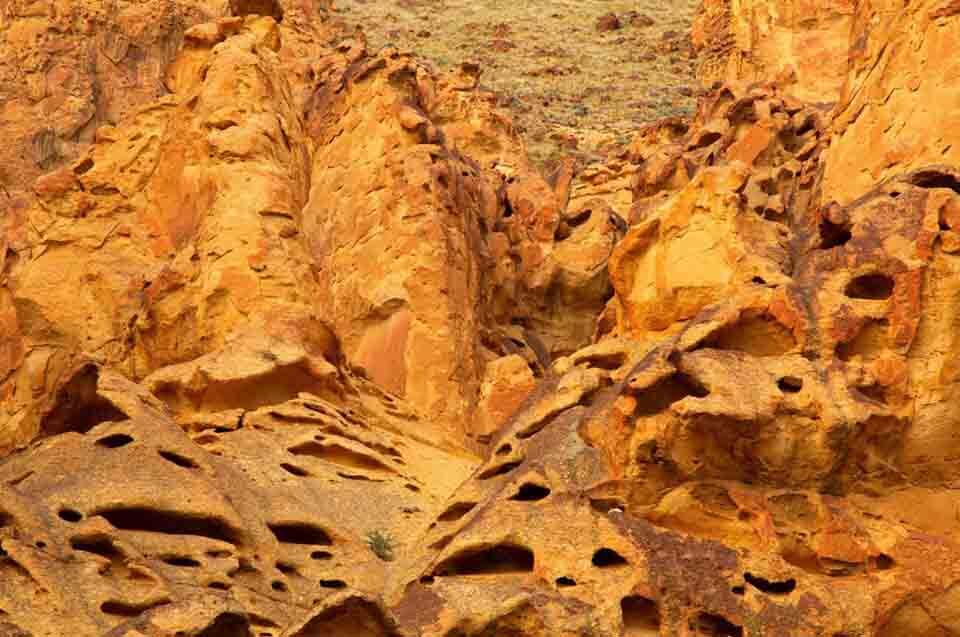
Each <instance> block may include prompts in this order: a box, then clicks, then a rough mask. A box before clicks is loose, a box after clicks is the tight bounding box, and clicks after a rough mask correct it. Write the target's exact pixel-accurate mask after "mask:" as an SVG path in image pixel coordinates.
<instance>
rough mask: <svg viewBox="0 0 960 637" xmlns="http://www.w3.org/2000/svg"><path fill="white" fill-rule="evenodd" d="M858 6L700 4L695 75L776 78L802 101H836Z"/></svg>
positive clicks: (724, 0) (758, 0)
mask: <svg viewBox="0 0 960 637" xmlns="http://www.w3.org/2000/svg"><path fill="white" fill-rule="evenodd" d="M859 4H860V3H857V2H854V1H853V0H811V1H808V2H793V1H791V0H775V1H772V2H771V1H766V0H747V1H741V2H731V0H704V2H703V4H702V5H701V6H700V12H699V13H698V15H697V18H696V20H695V22H694V26H693V43H694V46H695V47H696V48H697V50H698V52H699V54H700V68H699V75H700V77H701V79H702V80H703V81H704V82H705V83H707V84H709V83H712V82H714V81H716V80H721V81H724V80H729V81H735V80H746V81H750V82H755V81H762V80H765V79H772V78H774V77H780V78H782V79H783V80H784V82H785V84H786V86H785V88H788V90H789V91H790V93H791V94H792V95H795V96H796V97H798V98H800V99H802V100H805V101H808V102H811V103H818V102H819V103H823V102H835V101H837V99H838V98H839V96H840V91H841V88H842V87H843V85H844V80H845V79H846V71H847V66H846V61H847V50H848V47H849V43H848V40H849V37H850V34H851V29H853V33H854V34H855V35H856V34H857V31H856V28H857V25H855V24H854V12H855V8H856V7H858V5H859ZM888 24H891V25H892V24H894V21H890V22H888ZM856 37H859V35H856Z"/></svg>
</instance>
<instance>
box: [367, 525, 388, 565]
mask: <svg viewBox="0 0 960 637" xmlns="http://www.w3.org/2000/svg"><path fill="white" fill-rule="evenodd" d="M367 546H369V547H370V550H371V551H372V552H373V554H374V555H376V556H377V557H379V558H380V559H381V560H383V561H384V562H392V561H393V538H391V537H390V534H388V533H384V532H383V531H381V530H380V529H376V530H373V531H370V532H369V533H367Z"/></svg>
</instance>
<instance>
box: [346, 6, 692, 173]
mask: <svg viewBox="0 0 960 637" xmlns="http://www.w3.org/2000/svg"><path fill="white" fill-rule="evenodd" d="M696 5H697V1H696V0H538V1H536V2H533V1H530V0H514V1H512V2H505V1H503V0H338V2H337V8H338V10H339V11H340V12H341V15H342V17H343V19H344V21H346V22H347V23H348V24H350V25H363V28H364V31H365V32H366V33H367V37H368V39H369V42H370V45H371V48H374V49H376V48H379V47H380V46H383V45H386V44H392V45H394V46H397V47H399V48H401V49H404V50H413V51H416V52H417V53H418V54H419V55H422V56H423V57H424V58H426V59H428V60H431V61H433V62H434V63H436V64H437V65H438V66H440V67H441V68H444V67H448V66H451V65H457V64H460V63H461V62H464V61H467V60H471V61H478V62H480V63H481V65H482V67H483V69H484V75H483V77H482V78H481V79H482V82H483V84H484V85H485V86H486V87H487V88H490V89H493V90H495V91H497V92H498V93H499V94H500V95H502V96H503V104H504V106H506V107H508V108H509V109H510V110H511V111H512V112H513V114H514V117H515V119H516V122H517V125H518V126H519V127H520V129H521V131H522V132H523V133H524V136H525V138H526V140H527V143H528V145H529V150H530V153H531V156H532V157H533V158H534V159H535V160H536V161H537V162H539V163H541V164H547V163H549V162H550V160H552V159H554V158H556V157H557V156H558V155H561V154H573V155H577V156H580V157H581V158H582V159H585V160H590V159H594V158H597V156H598V155H602V154H603V153H604V152H605V151H607V150H609V149H611V148H613V147H615V146H616V145H619V144H622V143H624V142H625V141H626V139H627V136H628V135H629V134H630V132H631V131H633V130H635V129H636V127H637V125H638V124H639V123H642V122H645V121H650V120H654V119H658V118H660V117H665V116H669V115H677V114H684V113H689V112H691V111H692V110H693V108H694V102H695V99H694V94H695V92H696V82H695V79H694V60H693V59H692V57H693V53H692V51H691V48H690V44H689V36H688V33H689V29H690V22H691V20H692V18H693V14H694V12H695V10H696ZM611 13H612V14H614V15H615V16H616V21H613V20H611V19H610V18H609V17H607V18H604V16H609V14H611ZM602 18H603V20H601V19H602ZM604 23H605V26H606V29H605V30H604V28H603V27H602V26H600V25H601V24H604ZM617 23H619V24H617ZM611 27H613V28H611Z"/></svg>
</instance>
